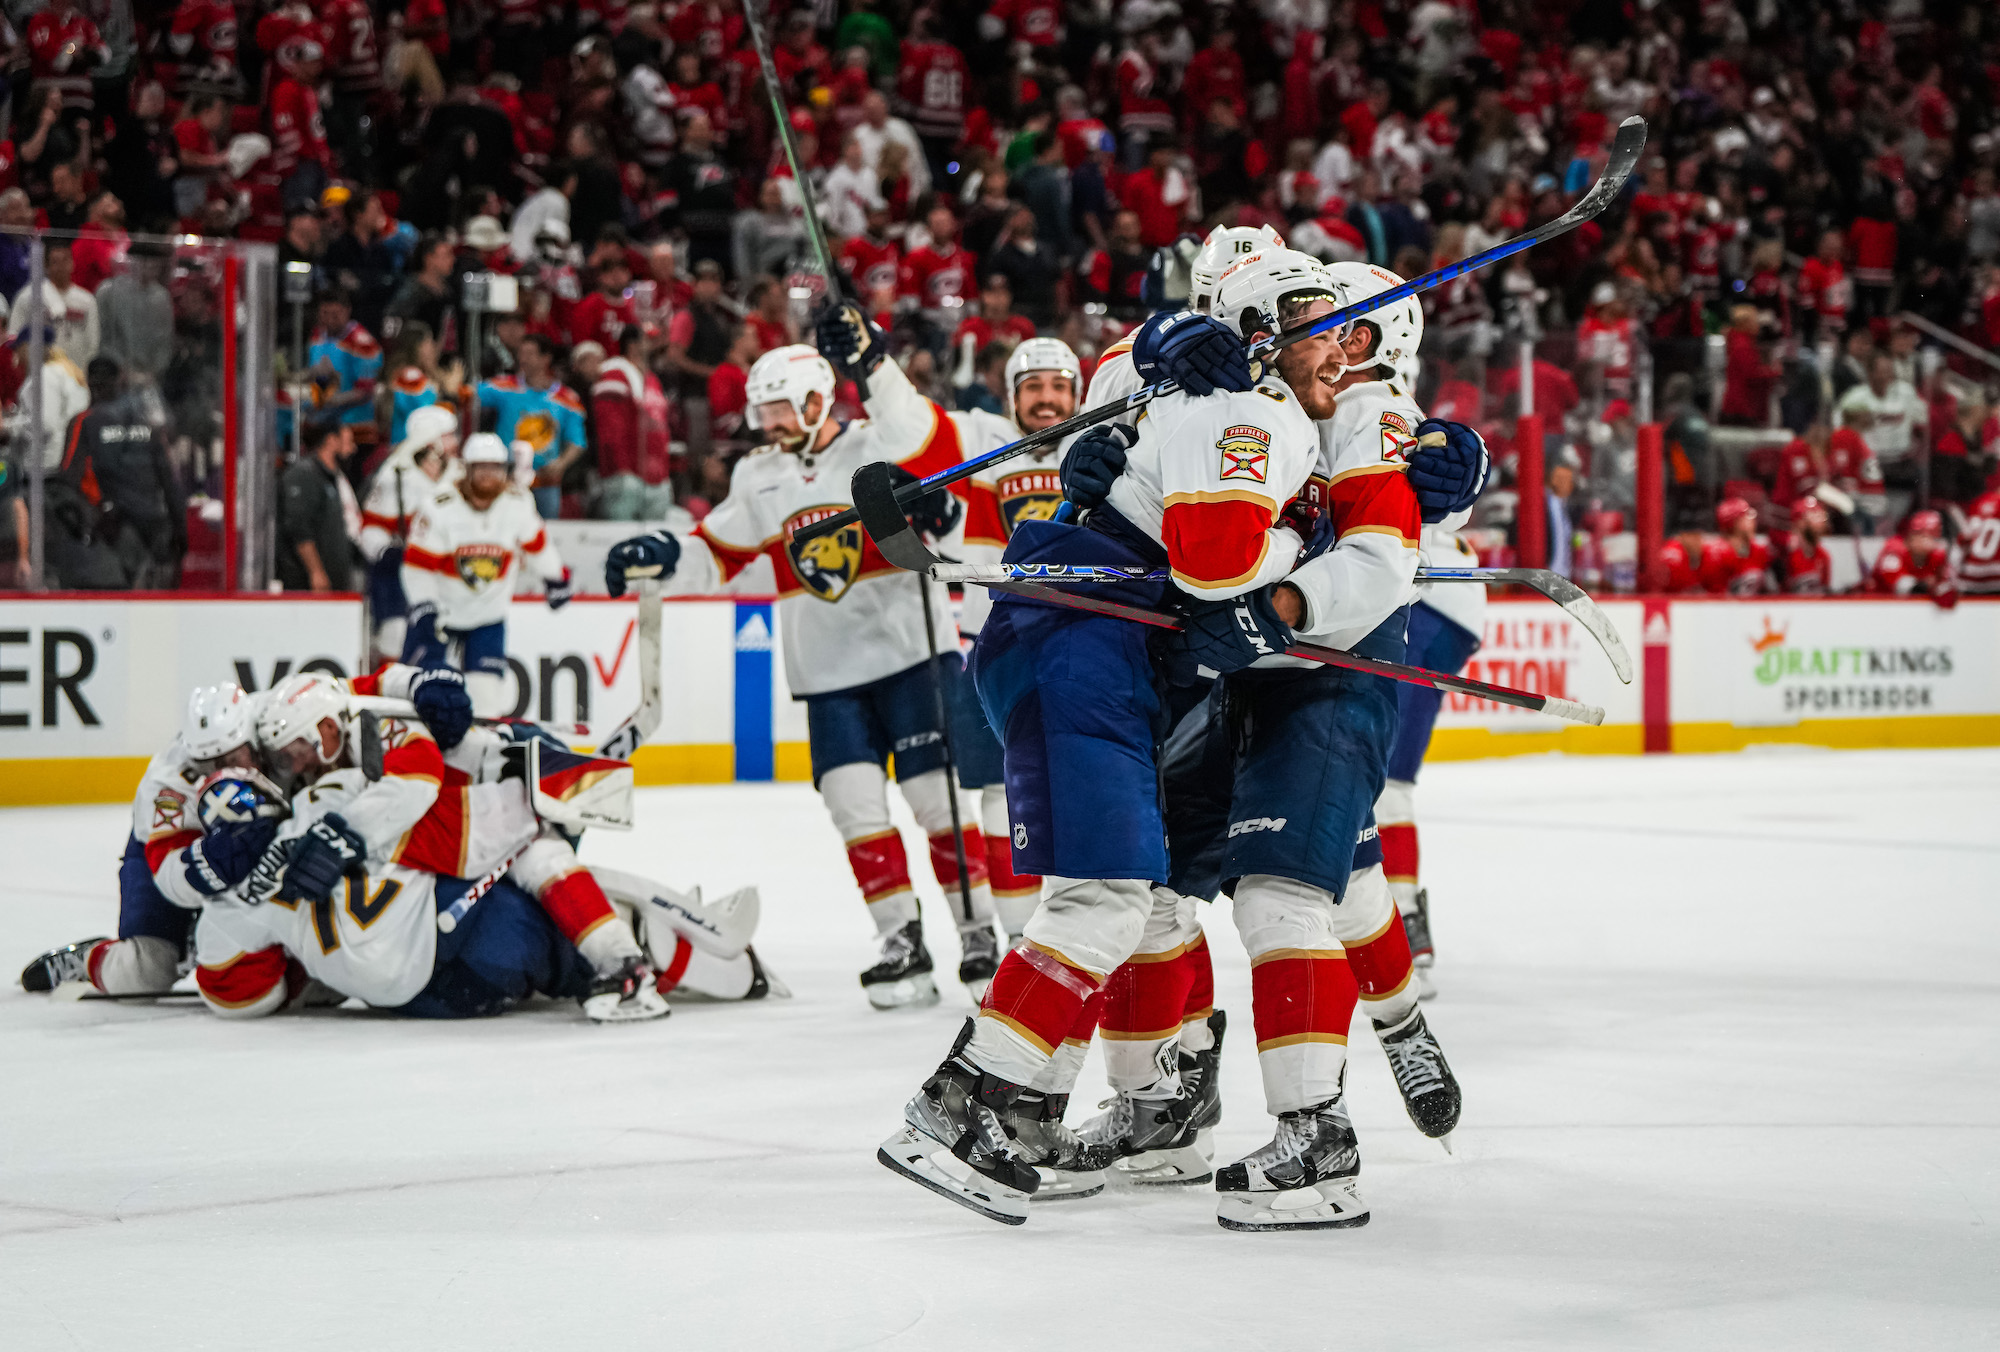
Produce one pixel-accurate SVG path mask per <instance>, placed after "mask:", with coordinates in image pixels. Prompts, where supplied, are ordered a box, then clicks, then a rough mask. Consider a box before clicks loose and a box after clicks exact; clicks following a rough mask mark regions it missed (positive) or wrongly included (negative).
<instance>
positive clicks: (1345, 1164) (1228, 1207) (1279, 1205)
mask: <svg viewBox="0 0 2000 1352" xmlns="http://www.w3.org/2000/svg"><path fill="white" fill-rule="evenodd" d="M1360 1181H1361V1150H1360V1147H1359V1146H1358V1145H1357V1144H1356V1142H1355V1139H1354V1127H1353V1125H1352V1124H1351V1123H1350V1122H1349V1121H1348V1118H1347V1104H1346V1103H1345V1102H1344V1101H1343V1100H1342V1099H1341V1098H1339V1097H1338V1096H1336V1097H1334V1098H1330V1099H1328V1100H1327V1101H1326V1102H1324V1103H1317V1104H1314V1105H1313V1106H1312V1107H1310V1108H1301V1109H1298V1110H1297V1111H1296V1112H1289V1113H1280V1114H1278V1131H1277V1135H1276V1136H1274V1137H1273V1138H1272V1140H1271V1143H1270V1144H1269V1145H1267V1146H1265V1147H1264V1148H1263V1149H1262V1150H1259V1151H1256V1152H1254V1153H1253V1154H1250V1155H1247V1156H1245V1157H1244V1158H1242V1159H1240V1160H1238V1161H1237V1162H1236V1163H1234V1164H1229V1165H1224V1166H1223V1167H1222V1168H1221V1169H1219V1170H1217V1171H1216V1175H1215V1190H1216V1193H1217V1197H1216V1203H1215V1219H1216V1223H1217V1224H1219V1225H1220V1226H1222V1228H1223V1229H1225V1230H1343V1229H1347V1228H1349V1227H1351V1226H1356V1225H1366V1224H1368V1204H1367V1203H1365V1202H1363V1201H1362V1200H1361V1193H1360V1189H1359V1184H1360Z"/></svg>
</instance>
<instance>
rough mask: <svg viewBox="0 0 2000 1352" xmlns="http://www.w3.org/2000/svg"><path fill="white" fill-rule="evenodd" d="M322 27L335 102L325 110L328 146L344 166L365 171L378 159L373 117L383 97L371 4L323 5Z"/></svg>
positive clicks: (334, 1) (335, 0) (342, 1)
mask: <svg viewBox="0 0 2000 1352" xmlns="http://www.w3.org/2000/svg"><path fill="white" fill-rule="evenodd" d="M319 16H320V21H321V22H322V23H324V24H325V25H326V29H327V33H328V41H327V49H326V64H327V75H328V77H329V80H330V82H331V84H332V85H333V99H332V101H331V102H330V103H329V104H328V105H327V109H326V122H327V140H328V141H329V142H330V143H331V144H332V145H333V146H334V147H335V148H336V150H337V152H338V153H339V155H340V158H341V160H342V162H343V163H345V164H347V165H348V166H349V167H350V168H354V169H364V168H365V167H366V166H367V164H368V161H369V159H370V158H371V156H372V155H373V153H374V139H375V138H374V134H373V131H374V124H373V122H371V121H370V118H369V114H370V113H371V112H373V111H375V110H376V107H377V104H378V103H379V101H380V99H381V94H382V49H381V47H380V45H379V44H378V42H377V40H376V32H375V11H374V8H373V6H372V5H371V4H370V0H320V4H319Z"/></svg>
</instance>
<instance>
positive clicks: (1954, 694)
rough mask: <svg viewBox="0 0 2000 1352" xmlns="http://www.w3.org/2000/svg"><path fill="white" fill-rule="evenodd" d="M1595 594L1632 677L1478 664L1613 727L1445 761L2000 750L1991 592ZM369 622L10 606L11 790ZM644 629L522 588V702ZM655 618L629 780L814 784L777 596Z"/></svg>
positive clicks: (1523, 654)
mask: <svg viewBox="0 0 2000 1352" xmlns="http://www.w3.org/2000/svg"><path fill="white" fill-rule="evenodd" d="M1604 609H1605V611H1606V613H1607V614H1608V615H1609V616H1610V617H1611V619H1612V622H1613V623H1614V624H1615V625H1616V627H1617V628H1618V630H1619V632H1620V633H1621V634H1622V635H1623V636H1624V640H1625V644H1626V646H1627V648H1629V649H1630V651H1631V653H1632V655H1633V659H1634V663H1635V666H1636V667H1637V668H1638V675H1637V678H1636V679H1635V680H1634V682H1633V683H1632V684H1631V685H1629V686H1624V685H1620V684H1619V683H1618V681H1617V678H1616V677H1615V675H1614V674H1613V672H1612V670H1611V666H1610V664H1609V662H1608V661H1607V660H1606V659H1605V658H1604V656H1603V654H1602V653H1601V652H1600V651H1599V650H1598V648H1597V646H1596V644H1595V642H1594V641H1593V640H1592V639H1591V637H1590V636H1589V634H1587V633H1585V632H1584V631H1583V630H1582V628H1581V627H1580V626H1578V625H1576V624H1575V623H1574V622H1573V621H1571V620H1569V619H1568V617H1567V616H1565V615H1564V614H1563V612H1562V611H1560V610H1558V609H1557V608H1556V607H1554V606H1552V605H1550V604H1549V603H1547V602H1545V601H1541V600H1538V599H1527V600H1497V599H1496V600H1495V601H1494V602H1493V603H1492V604H1491V605H1490V606H1489V607H1488V609H1487V622H1486V633H1485V636H1484V637H1485V644H1484V646H1483V647H1482V649H1481V650H1480V652H1479V654H1478V655H1477V656H1476V657H1475V658H1474V659H1473V663H1472V666H1471V668H1470V669H1469V672H1468V674H1470V675H1472V676H1474V677H1477V678H1478V679H1481V680H1485V681H1491V682H1495V683H1498V684H1501V685H1510V686H1516V687H1519V688H1524V689H1528V690H1534V691H1540V692H1543V693H1548V694H1557V695H1562V696H1564V697H1566V698H1569V699H1572V700H1582V701H1586V702H1589V703H1594V704H1600V705H1602V706H1603V707H1604V708H1605V710H1606V717H1605V721H1604V725H1603V726H1602V727H1594V728H1593V727H1581V726H1577V725H1573V724H1562V723H1558V722H1557V721H1556V720H1554V719H1551V718H1546V717H1543V716H1540V715H1535V714H1529V713H1525V712H1523V711H1520V710H1516V709H1512V708H1508V707H1505V706H1499V705H1493V704H1489V703H1487V702H1485V701H1481V700H1473V699H1469V698H1467V697H1464V696H1459V695H1452V696H1449V697H1447V699H1446V702H1445V708H1444V711H1443V713H1442V714H1441V715H1440V717H1439V719H1438V727H1437V733H1436V736H1435V738H1434V741H1433V743H1432V750H1431V754H1432V756H1433V757H1435V758H1438V759H1454V760H1457V759H1472V758H1477V757H1487V756H1507V755H1526V754H1535V753H1540V752H1546V751H1564V752H1570V753H1583V754H1610V755H1624V754H1638V753H1641V752H1647V751H1680V752H1703V751H1729V750H1738V749H1741V748H1743V747H1747V746H1753V745H1758V744H1763V743H1797V744H1804V745H1812V746H1823V747H1920V746H1978V745H2000V679H1996V674H1995V673H1996V670H2000V602H1990V601H1968V602H1964V603H1962V604H1960V605H1959V607H1958V608H1957V609H1956V610H1953V611H1942V610H1939V609H1938V608H1936V607H1935V606H1933V605H1931V604H1930V603H1929V602H1927V601H1898V600H1881V599H1876V600H1818V601H1815V600H1800V599H1791V598H1772V599H1759V600H1753V601H1731V600H1707V599H1698V600H1681V599H1671V600H1670V599H1665V598H1660V599H1649V600H1630V601H1615V602H1606V603H1605V606H1604ZM361 625H362V618H361V607H360V603H359V602H358V600H356V599H353V598H334V597H328V598H314V597H310V596H299V595H286V596H284V597H255V598H243V599H233V598H214V599H188V598H186V597H184V596H183V597H168V596H158V597H146V596H137V597H131V598H121V599H117V600H99V599H79V598H75V597H68V596H51V597H46V598H39V599H32V600H23V599H10V600H6V601H0V805H16V804H29V803H69V802H115V801H119V800H121V799H124V798H127V797H129V796H130V795H131V793H132V790H133V787H134V786H135V785H136V783H137V782H138V777H139V774H140V772H141V771H142V770H143V768H144V766H145V763H146V759H147V757H148V756H150V755H152V754H153V753H154V752H156V751H158V750H159V749H161V748H162V747H164V746H165V745H166V744H167V742H168V741H169V740H170V739H171V738H172V736H173V733H174V730H175V728H176V727H177V726H178V722H179V716H180V709H181V707H182V705H183V703H184V702H185V700H186V696H187V691H188V690H189V689H190V688H191V687H193V686H195V685H198V684H205V683H211V682H215V681H220V680H234V681H236V682H238V683H239V684H242V685H244V686H246V687H249V688H255V689H263V688H266V687H268V686H269V685H270V684H271V683H272V682H273V681H275V680H278V679H282V677H283V676H284V675H286V674H288V673H290V672H293V671H298V670H304V669H317V670H326V671H331V672H336V673H339V674H342V675H350V674H352V673H353V672H354V670H355V667H356V663H357V660H358V657H359V654H360V652H361V646H362V633H361ZM634 630H635V624H634V610H633V606H632V603H631V602H630V601H613V600H610V599H608V598H588V597H586V598H579V599H578V600H577V601H575V602H574V603H572V604H571V605H570V606H568V607H567V608H566V609H564V610H562V611H560V612H551V611H549V610H548V609H547V608H546V607H545V606H544V605H543V604H542V603H541V602H540V601H539V600H533V599H526V598H523V599H521V600H519V601H517V602H516V603H515V606H514V610H513V614H512V616H511V617H510V620H509V631H510V632H509V644H508V647H509V651H510V653H511V654H512V658H511V661H512V663H513V667H514V674H515V679H516V692H515V693H516V703H515V711H516V712H517V713H518V714H519V715H520V716H523V717H528V718H536V719H541V720H546V721H557V722H578V723H583V724H586V725H588V726H589V727H590V729H591V730H592V731H593V732H594V733H603V732H608V731H609V730H610V729H611V728H613V727H615V726H616V725H617V724H618V723H619V721H621V720H622V719H623V718H625V717H626V715H627V714H629V713H630V712H631V710H632V709H633V707H634V706H635V705H636V704H637V703H638V698H639V694H638V680H639V677H638V667H639V664H638V660H637V655H636V653H635V652H634V651H633V644H634V642H635V633H634ZM662 633H663V639H662V642H663V649H664V655H665V660H664V661H663V663H662V669H663V673H664V674H663V679H662V702H663V704H664V706H665V716H664V718H663V719H662V721H661V724H660V728H659V730H658V732H657V733H656V734H655V736H654V738H653V740H652V742H651V743H650V744H648V745H647V746H644V747H642V748H641V749H640V751H639V754H638V756H637V757H636V758H635V759H636V763H637V767H638V778H639V782H641V783H651V784H670V783H721V782H727V781H730V780H765V779H774V778H775V779H805V778H808V777H809V764H808V759H807V755H806V746H805V737H806V720H805V710H804V706H802V705H799V704H796V703H794V702H793V701H792V700H791V698H790V696H789V692H788V691H787V689H786V687H785V682H784V663H783V660H782V653H781V652H780V650H779V639H778V637H777V635H776V633H775V626H774V614H773V607H772V605H771V603H770V601H769V600H768V599H763V598H751V597H728V598H713V599H710V598H688V599H676V600H673V601H670V602H668V603H667V605H666V608H665V618H664V623H663V626H662ZM584 740H586V741H587V740H589V739H587V738H586V739H584Z"/></svg>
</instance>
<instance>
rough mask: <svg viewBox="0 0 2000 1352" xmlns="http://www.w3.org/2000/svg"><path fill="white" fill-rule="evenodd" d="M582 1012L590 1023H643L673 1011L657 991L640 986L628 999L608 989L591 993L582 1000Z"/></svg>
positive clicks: (663, 1016)
mask: <svg viewBox="0 0 2000 1352" xmlns="http://www.w3.org/2000/svg"><path fill="white" fill-rule="evenodd" d="M583 1012H584V1016H585V1017H586V1018H588V1019H589V1020H590V1021H591V1022H592V1023H644V1022H646V1021H647V1020H648V1019H664V1018H666V1017H667V1015H669V1014H671V1013H673V1012H674V1011H673V1009H672V1008H671V1007H670V1006H669V1005H668V1004H667V1002H666V1001H665V1000H663V999H661V998H660V993H659V992H658V991H656V990H654V989H653V988H652V987H651V986H642V987H640V988H639V992H638V994H636V995H634V996H633V997H632V998H631V999H629V1000H621V999H619V998H618V996H617V995H616V994H614V993H612V992H610V991H606V992H605V993H604V994H603V995H593V996H591V997H590V998H589V999H588V1000H585V1001H584V1002H583Z"/></svg>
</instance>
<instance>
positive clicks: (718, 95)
mask: <svg viewBox="0 0 2000 1352" xmlns="http://www.w3.org/2000/svg"><path fill="white" fill-rule="evenodd" d="M673 76H674V78H673V79H671V80H669V81H668V82H667V92H668V93H669V94H670V95H671V96H672V98H673V101H674V103H673V106H674V116H675V117H676V118H678V119H680V120H681V121H683V122H685V121H686V120H687V119H688V118H689V117H691V116H693V115H694V114H695V113H706V114H707V115H708V125H709V128H710V129H711V130H712V131H714V133H715V139H716V142H717V144H724V143H726V142H727V141H728V139H729V130H730V127H729V105H728V103H727V101H726V100H724V98H723V97H722V86H721V85H719V84H717V83H716V82H715V81H713V80H711V79H709V78H708V77H707V76H706V75H705V74H704V73H703V65H702V55H701V53H700V52H698V51H695V50H694V49H692V48H686V47H684V48H680V49H679V50H677V51H675V52H674V66H673Z"/></svg>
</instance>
